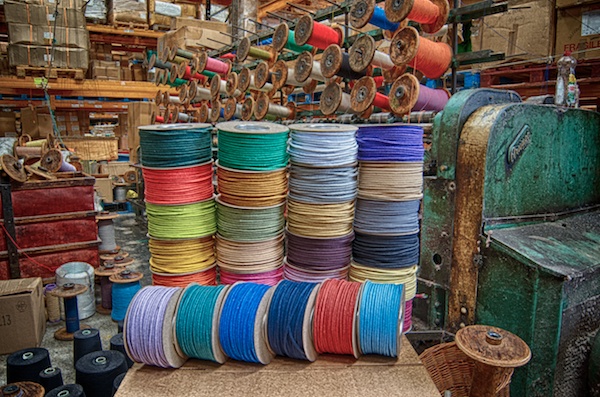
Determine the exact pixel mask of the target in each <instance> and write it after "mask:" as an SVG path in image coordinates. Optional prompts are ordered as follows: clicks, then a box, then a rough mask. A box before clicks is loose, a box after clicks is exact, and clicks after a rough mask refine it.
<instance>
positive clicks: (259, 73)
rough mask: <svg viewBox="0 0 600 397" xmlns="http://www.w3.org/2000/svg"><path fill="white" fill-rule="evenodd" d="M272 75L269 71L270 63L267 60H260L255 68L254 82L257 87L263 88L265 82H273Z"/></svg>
mask: <svg viewBox="0 0 600 397" xmlns="http://www.w3.org/2000/svg"><path fill="white" fill-rule="evenodd" d="M271 80H272V77H271V73H270V72H269V65H268V64H267V63H266V62H265V61H259V62H258V65H257V66H256V69H255V70H254V84H256V88H263V87H264V86H265V84H267V83H269V82H271Z"/></svg>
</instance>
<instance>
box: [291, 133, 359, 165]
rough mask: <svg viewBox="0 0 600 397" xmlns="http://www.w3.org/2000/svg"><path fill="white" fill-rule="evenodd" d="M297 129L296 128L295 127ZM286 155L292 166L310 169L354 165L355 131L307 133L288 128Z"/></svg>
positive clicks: (355, 152)
mask: <svg viewBox="0 0 600 397" xmlns="http://www.w3.org/2000/svg"><path fill="white" fill-rule="evenodd" d="M296 128H298V127H296ZM290 129H291V134H290V140H289V148H288V153H289V155H290V161H291V162H292V163H293V164H300V165H306V166H311V167H342V166H347V165H350V164H354V163H356V154H357V149H358V145H357V144H356V138H355V135H356V129H355V128H352V129H350V130H349V131H331V132H329V131H327V130H325V131H321V132H312V131H311V132H309V131H302V130H294V126H291V127H290Z"/></svg>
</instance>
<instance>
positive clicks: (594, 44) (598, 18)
mask: <svg viewBox="0 0 600 397" xmlns="http://www.w3.org/2000/svg"><path fill="white" fill-rule="evenodd" d="M556 14H557V21H556V47H555V51H554V53H555V55H562V54H563V53H564V52H565V51H566V50H569V51H571V52H573V53H574V54H573V56H574V57H575V58H577V59H591V58H598V57H600V3H596V4H591V5H584V6H579V7H574V8H566V9H561V10H558V11H557V13H556ZM579 51H581V52H580V53H577V54H576V53H575V52H579Z"/></svg>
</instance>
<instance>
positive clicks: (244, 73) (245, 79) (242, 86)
mask: <svg viewBox="0 0 600 397" xmlns="http://www.w3.org/2000/svg"><path fill="white" fill-rule="evenodd" d="M250 80H251V72H250V69H248V68H247V67H243V68H242V69H241V70H240V74H238V86H237V88H238V90H240V91H241V92H246V91H248V89H249V88H250Z"/></svg>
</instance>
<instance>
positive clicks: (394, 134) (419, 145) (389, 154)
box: [357, 125, 425, 162]
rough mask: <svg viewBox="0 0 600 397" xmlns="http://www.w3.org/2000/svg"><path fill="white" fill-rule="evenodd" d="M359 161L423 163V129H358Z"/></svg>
mask: <svg viewBox="0 0 600 397" xmlns="http://www.w3.org/2000/svg"><path fill="white" fill-rule="evenodd" d="M357 142H358V160H359V161H388V162H418V161H423V154H424V151H425V150H424V148H423V128H421V127H416V126H405V125H402V126H399V125H389V126H388V125H374V126H365V127H360V128H359V129H358V134H357Z"/></svg>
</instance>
